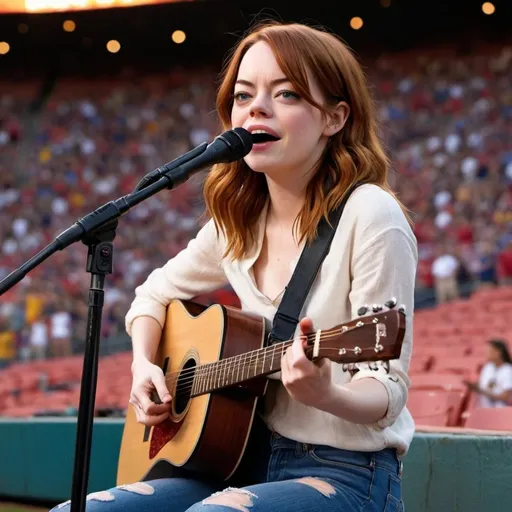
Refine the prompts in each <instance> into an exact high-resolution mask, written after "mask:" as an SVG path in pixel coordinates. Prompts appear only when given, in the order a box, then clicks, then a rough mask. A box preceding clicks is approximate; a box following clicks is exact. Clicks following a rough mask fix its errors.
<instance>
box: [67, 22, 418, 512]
mask: <svg viewBox="0 0 512 512" xmlns="http://www.w3.org/2000/svg"><path fill="white" fill-rule="evenodd" d="M222 78H223V80H222V84H221V86H220V89H219V92H218V98H217V110H218V114H219V116H220V119H221V121H222V124H223V126H224V128H225V129H230V128H234V127H243V128H245V129H246V130H248V131H250V132H252V133H253V134H254V133H261V134H263V135H261V136H259V137H260V138H259V139H256V140H257V143H255V144H254V147H253V149H252V150H251V152H250V153H249V154H248V155H247V156H246V157H245V158H244V159H243V161H239V162H235V163H230V164H222V165H217V166H215V167H214V168H213V169H212V170H211V172H210V173H209V175H208V177H207V179H206V182H205V186H204V197H205V202H206V206H207V213H208V214H209V221H208V222H207V223H206V225H205V226H204V227H203V228H202V229H201V230H200V231H199V233H198V234H197V237H196V238H195V239H193V240H192V241H191V242H190V243H189V245H188V246H187V247H186V248H185V249H184V250H183V251H182V252H180V253H179V254H178V255H177V256H176V257H174V258H172V259H171V260H169V261H168V262H167V263H166V264H165V265H164V266H163V267H162V268H158V269H156V270H154V271H153V272H152V273H151V274H150V275H149V276H148V278H147V280H146V281H145V282H144V283H143V284H142V285H141V286H140V287H138V288H137V289H136V292H135V299H134V301H133V303H132V305H131V308H130V310H129V311H128V313H127V316H126V328H127V331H128V333H129V334H130V335H131V338H132V341H133V364H132V372H133V387H132V393H131V400H130V402H131V404H132V406H133V407H134V409H135V412H136V415H137V419H138V421H139V422H140V423H143V424H145V425H149V426H152V425H156V424H157V423H159V422H161V421H162V420H164V419H165V418H166V417H167V416H168V414H169V410H170V402H171V400H172V397H171V396H170V394H169V392H168V390H167V388H166V385H165V380H164V376H163V374H162V371H161V369H160V368H159V367H158V366H156V365H154V364H153V361H154V358H155V354H156V351H157V347H158V343H159V340H160V337H161V333H162V327H163V324H164V320H165V316H166V306H167V305H168V304H169V302H170V301H171V300H172V299H182V300H187V299H191V298H193V297H195V296H198V295H201V294H204V293H208V292H211V291H213V290H215V289H217V288H220V287H223V286H225V285H226V284H228V283H229V284H230V285H231V286H232V288H233V290H234V291H235V293H236V294H237V295H238V297H239V299H240V302H241V304H242V308H243V310H245V311H250V312H253V313H256V314H258V315H261V316H263V317H266V318H268V319H269V320H272V318H273V316H274V314H275V312H276V309H277V307H278V306H279V301H280V299H281V297H282V295H283V291H284V289H285V287H286V285H287V283H288V282H289V280H290V278H291V275H292V273H293V270H294V266H295V264H296V263H297V261H298V259H299V256H300V254H301V251H302V250H303V248H304V246H305V244H307V243H308V242H310V241H311V240H312V239H313V238H314V237H315V234H316V227H317V225H318V223H319V221H320V220H321V218H322V217H323V216H327V215H328V214H329V212H330V211H331V210H332V209H334V208H336V207H337V206H338V205H339V204H340V202H341V201H342V199H343V198H344V195H345V194H346V193H347V191H348V189H349V188H351V187H353V186H354V185H358V186H357V187H356V188H355V190H354V191H353V192H352V193H351V194H350V196H349V199H348V201H347V203H346V206H345V210H344V212H343V215H342V217H341V221H340V222H339V225H338V227H337V230H336V233H335V236H334V238H333V241H332V244H331V247H330V251H329V253H328V255H327V256H326V258H325V260H324V262H323V264H322V267H321V269H320V271H319V273H318V275H317V278H316V280H315V282H314V284H313V286H312V288H311V291H310V294H309V296H308V299H307V300H306V303H305V305H304V308H303V311H302V319H301V321H300V324H299V326H298V327H297V336H296V338H295V342H294V344H293V345H292V346H291V347H290V348H289V349H288V350H287V352H286V353H285V355H284V356H283V360H282V371H281V372H280V373H279V374H278V375H277V377H276V378H274V379H272V380H271V383H272V384H271V386H269V391H268V392H267V394H266V395H265V397H264V400H265V404H264V405H265V407H264V409H263V410H262V412H261V419H262V425H263V428H256V429H255V431H254V434H253V435H252V439H251V446H258V447H260V448H258V449H251V448H250V449H249V450H248V453H250V456H247V455H246V457H245V460H244V468H245V469H244V474H243V478H242V481H240V485H239V486H238V487H233V484H232V483H228V485H231V486H230V487H229V488H226V489H224V487H225V484H224V485H223V484H222V483H219V482H213V481H207V480H200V479H195V478H187V479H185V478H181V477H180V478H164V479H159V480H151V481H147V482H143V483H140V482H139V483H134V484H133V485H131V486H121V487H117V488H114V489H110V490H109V491H103V492H102V493H97V494H95V495H92V496H89V497H88V501H87V509H88V510H90V511H103V510H123V511H125V512H139V511H140V510H169V511H170V512H184V511H188V512H199V511H204V512H231V511H234V510H236V511H242V512H249V511H250V512H260V511H266V512H297V511H320V510H321V511H324V512H334V511H337V512H339V511H362V510H364V511H391V510H393V511H397V510H402V509H403V502H402V496H401V462H400V459H401V457H402V456H403V455H404V454H405V453H406V452H407V449H408V447H409V443H410V442H411V439H412V436H413V432H414V423H413V420H412V418H411V415H410V414H409V412H408V410H407V409H406V407H405V405H406V402H407V396H408V386H409V379H408V376H407V369H408V366H409V359H410V356H411V344H412V321H411V319H412V311H413V296H414V282H415V275H416V266H417V246H416V240H415V237H414V235H413V232H412V230H411V227H410V225H409V222H408V218H407V215H406V213H405V211H404V209H403V208H402V206H401V204H400V203H399V202H398V200H397V199H396V198H395V196H394V195H393V193H392V191H391V190H390V187H389V185H388V183H387V177H388V170H389V162H388V159H387V158H386V155H385V153H384V150H383V148H382V145H381V143H380V141H379V138H378V136H377V125H376V119H375V110H374V106H373V104H372V101H371V97H370V93H369V87H368V84H367V82H366V79H365V76H364V74H363V71H362V69H361V67H360V65H359V64H358V62H357V60H356V59H355V58H354V56H353V55H352V53H351V52H350V50H349V49H348V48H347V47H346V46H345V45H344V44H343V43H342V42H341V41H340V40H339V39H338V38H337V37H335V36H334V35H332V34H330V33H327V32H324V31H321V30H319V29H313V28H310V27H308V26H305V25H301V24H280V23H274V22H272V23H268V24H265V25H260V26H258V27H256V28H255V29H253V30H252V31H251V33H249V35H247V36H246V37H245V38H244V39H243V40H242V41H241V42H240V43H239V44H238V45H237V47H236V48H235V50H234V52H233V53H232V55H231V57H230V59H229V61H228V62H227V65H226V67H225V69H224V73H223V77H222ZM392 297H395V298H396V300H397V302H398V303H399V304H403V305H405V308H406V311H407V318H408V320H407V330H406V335H405V339H404V343H403V348H402V353H401V357H400V359H399V360H394V361H392V362H390V364H389V365H379V366H378V367H377V368H373V367H372V368H370V367H369V365H367V364H358V365H357V366H356V367H355V368H353V369H351V370H350V371H346V370H347V369H346V367H345V368H344V367H343V366H342V365H339V364H336V363H330V362H329V361H328V360H323V361H322V362H321V363H319V364H314V363H312V362H310V361H309V359H307V358H306V357H305V355H304V351H303V348H302V345H301V341H300V336H299V334H300V333H301V332H302V333H307V332H309V331H310V330H312V329H313V328H314V329H326V328H331V327H333V326H335V325H339V324H340V323H343V322H346V321H349V320H351V319H352V318H355V317H356V316H357V315H358V311H359V314H361V310H360V308H361V307H362V306H364V305H367V304H369V305H371V304H375V303H377V304H384V303H385V302H386V301H388V300H389V299H390V298H392ZM363 311H364V309H363ZM152 390H156V391H157V392H158V394H159V396H160V399H161V401H162V402H163V403H162V404H156V403H154V402H153V401H152V399H151V392H152ZM267 434H268V435H267ZM266 448H268V449H266ZM238 484H239V482H238V481H237V483H236V485H238ZM67 506H69V504H63V505H60V507H61V508H64V507H67Z"/></svg>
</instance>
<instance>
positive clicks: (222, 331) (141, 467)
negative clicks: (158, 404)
mask: <svg viewBox="0 0 512 512" xmlns="http://www.w3.org/2000/svg"><path fill="white" fill-rule="evenodd" d="M265 337H266V324H265V320H264V319H263V318H262V317H259V316H256V315H250V314H247V313H242V312H241V311H240V310H237V309H234V308H229V307H225V306H221V305H213V306H210V307H205V306H201V305H199V304H196V303H193V302H182V301H179V300H174V301H172V302H171V303H170V304H169V306H168V309H167V317H166V322H165V327H164V329H163V333H162V340H161V342H160V346H159V350H158V354H157V358H156V360H155V364H157V365H158V366H160V367H161V368H162V369H163V371H164V374H165V375H166V378H167V384H168V388H169V392H170V394H171V396H172V397H173V401H172V410H171V415H170V418H169V419H168V420H166V421H165V422H163V423H162V424H161V425H157V426H156V427H152V428H150V427H146V426H144V425H142V424H139V423H137V420H136V416H135V412H134V410H133V407H132V406H129V407H128V409H127V413H126V420H125V427H124V432H123V437H122V441H121V450H120V455H119V463H118V473H117V485H122V484H128V483H133V482H138V481H144V480H150V479H153V478H161V477H163V476H175V475H179V474H180V469H181V470H185V471H187V472H198V473H202V474H205V473H206V474H210V475H213V476H215V477H217V478H220V479H224V480H227V479H229V477H230V476H231V475H232V474H233V473H234V472H235V470H236V468H237V467H238V465H239V463H240V460H241V458H242V455H243V453H244V450H245V447H246V444H247V441H248V437H249V433H250V431H251V427H252V424H253V419H254V415H255V412H256V406H257V402H258V398H259V397H260V396H262V395H263V394H264V393H265V389H266V383H267V379H266V377H258V378H256V379H253V380H251V381H249V382H247V383H244V385H243V387H242V386H238V387H237V388H227V389H225V390H220V391H216V392H214V393H208V394H201V395H199V396H194V397H192V398H189V399H186V400H183V399H182V400H178V399H175V397H176V396H177V393H176V386H177V385H178V384H177V383H178V382H179V378H181V379H183V378H184V377H179V378H178V377H174V378H173V377H172V376H173V375H175V376H177V375H186V374H187V371H188V372H189V373H190V370H188V368H191V367H193V366H197V365H200V364H201V365H202V364H207V363H214V362H217V361H220V360H221V359H224V358H227V357H233V356H236V355H239V354H243V353H246V352H249V351H252V350H257V349H260V348H262V347H263V346H264V343H265ZM183 372H185V373H183ZM183 382H184V381H182V382H181V384H180V386H183Z"/></svg>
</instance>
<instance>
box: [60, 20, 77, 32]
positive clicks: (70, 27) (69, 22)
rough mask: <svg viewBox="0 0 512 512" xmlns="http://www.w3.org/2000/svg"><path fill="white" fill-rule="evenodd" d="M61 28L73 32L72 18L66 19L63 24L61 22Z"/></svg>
mask: <svg viewBox="0 0 512 512" xmlns="http://www.w3.org/2000/svg"><path fill="white" fill-rule="evenodd" d="M62 28H63V29H64V30H65V31H66V32H74V31H75V29H76V23H75V22H74V21H73V20H66V21H65V22H64V23H63V24H62Z"/></svg>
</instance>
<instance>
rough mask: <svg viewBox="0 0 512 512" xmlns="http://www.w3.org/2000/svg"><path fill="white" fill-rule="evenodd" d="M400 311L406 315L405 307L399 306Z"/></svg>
mask: <svg viewBox="0 0 512 512" xmlns="http://www.w3.org/2000/svg"><path fill="white" fill-rule="evenodd" d="M398 311H400V313H405V306H404V305H403V304H400V306H398Z"/></svg>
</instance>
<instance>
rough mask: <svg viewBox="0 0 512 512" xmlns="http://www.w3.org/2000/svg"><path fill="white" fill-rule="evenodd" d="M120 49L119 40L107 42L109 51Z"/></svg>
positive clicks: (114, 51)
mask: <svg viewBox="0 0 512 512" xmlns="http://www.w3.org/2000/svg"><path fill="white" fill-rule="evenodd" d="M120 49H121V44H120V43H119V41H116V40H115V39H112V40H110V41H109V42H108V43H107V50H108V51H109V52H110V53H117V52H118V51H119V50H120Z"/></svg>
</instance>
